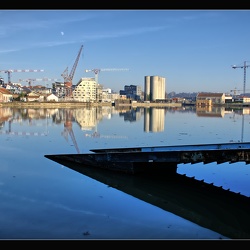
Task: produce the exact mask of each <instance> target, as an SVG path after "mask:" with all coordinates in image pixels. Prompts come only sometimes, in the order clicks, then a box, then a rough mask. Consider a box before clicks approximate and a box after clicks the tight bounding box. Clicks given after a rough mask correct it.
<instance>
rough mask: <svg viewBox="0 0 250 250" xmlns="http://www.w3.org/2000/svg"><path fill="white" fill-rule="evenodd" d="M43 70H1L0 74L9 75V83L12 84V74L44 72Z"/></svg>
mask: <svg viewBox="0 0 250 250" xmlns="http://www.w3.org/2000/svg"><path fill="white" fill-rule="evenodd" d="M43 71H44V70H43V69H7V70H0V72H4V73H7V74H8V83H11V80H10V76H11V73H12V72H43Z"/></svg>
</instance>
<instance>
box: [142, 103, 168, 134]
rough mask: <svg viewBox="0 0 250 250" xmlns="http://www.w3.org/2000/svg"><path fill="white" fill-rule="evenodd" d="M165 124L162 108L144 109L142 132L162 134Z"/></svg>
mask: <svg viewBox="0 0 250 250" xmlns="http://www.w3.org/2000/svg"><path fill="white" fill-rule="evenodd" d="M164 124H165V109H164V108H154V107H153V108H152V107H150V108H145V109H144V132H162V131H164Z"/></svg>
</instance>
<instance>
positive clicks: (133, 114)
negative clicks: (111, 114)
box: [119, 108, 142, 122]
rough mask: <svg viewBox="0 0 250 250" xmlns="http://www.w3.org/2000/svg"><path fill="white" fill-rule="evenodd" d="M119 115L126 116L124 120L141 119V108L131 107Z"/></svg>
mask: <svg viewBox="0 0 250 250" xmlns="http://www.w3.org/2000/svg"><path fill="white" fill-rule="evenodd" d="M119 115H120V116H123V117H124V121H130V122H136V121H139V120H140V119H141V116H142V114H141V109H140V108H136V109H131V110H129V111H126V112H120V113H119Z"/></svg>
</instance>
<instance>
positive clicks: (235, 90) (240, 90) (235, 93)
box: [230, 88, 250, 95]
mask: <svg viewBox="0 0 250 250" xmlns="http://www.w3.org/2000/svg"><path fill="white" fill-rule="evenodd" d="M245 91H250V89H245ZM230 92H233V94H234V95H237V93H238V92H243V90H242V89H237V88H235V89H231V90H230Z"/></svg>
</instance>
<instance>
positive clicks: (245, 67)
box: [232, 61, 250, 94]
mask: <svg viewBox="0 0 250 250" xmlns="http://www.w3.org/2000/svg"><path fill="white" fill-rule="evenodd" d="M248 67H250V65H247V62H246V61H244V65H243V66H236V65H233V66H232V68H233V69H237V68H241V69H244V81H243V94H245V91H246V69H247V68H248Z"/></svg>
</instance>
